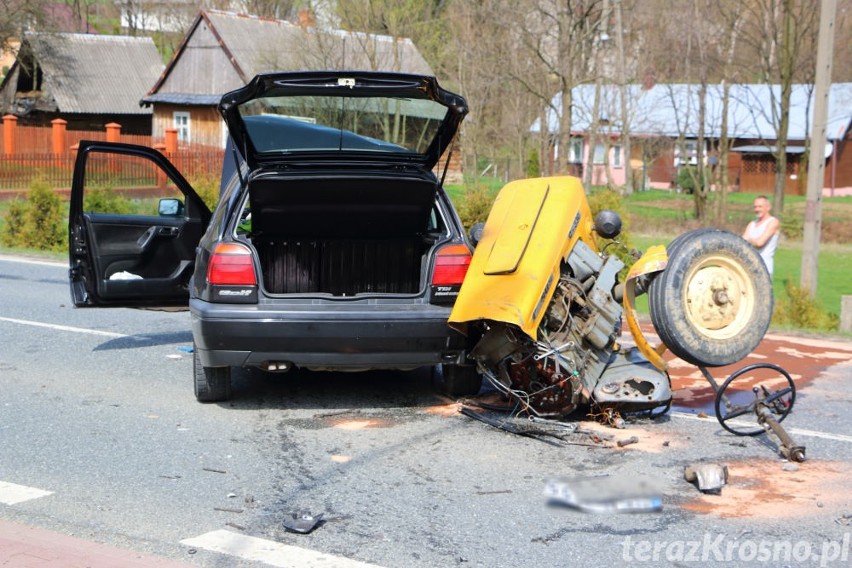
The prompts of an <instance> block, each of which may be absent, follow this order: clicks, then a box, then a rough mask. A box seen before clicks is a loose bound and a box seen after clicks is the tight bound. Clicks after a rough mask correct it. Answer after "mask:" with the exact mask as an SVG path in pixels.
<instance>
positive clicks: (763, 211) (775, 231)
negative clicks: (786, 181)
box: [743, 195, 781, 278]
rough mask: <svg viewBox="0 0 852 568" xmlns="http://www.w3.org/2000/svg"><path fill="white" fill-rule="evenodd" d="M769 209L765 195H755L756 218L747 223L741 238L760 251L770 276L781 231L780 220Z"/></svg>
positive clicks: (770, 207) (769, 205) (770, 205)
mask: <svg viewBox="0 0 852 568" xmlns="http://www.w3.org/2000/svg"><path fill="white" fill-rule="evenodd" d="M771 210H772V204H771V203H769V199H767V198H766V196H764V195H761V196H758V197H756V198H755V200H754V215H755V217H756V218H755V220H754V221H752V222H751V223H749V224H748V226H747V227H746V229H745V232H743V238H744V239H745V240H746V241H748V243H749V244H750V245H751V246H753V247H754V248H756V249H757V252H759V253H760V257H761V258H762V259H763V262H764V263H765V264H766V269H767V270H768V271H769V277H770V278H771V277H772V269H773V267H774V262H773V257H774V256H775V249H776V247H777V246H778V235H779V234H780V232H781V231H780V228H781V222H780V221H779V220H778V219H777V218H776V217H773V216H772V215H770V214H769V212H770V211H771Z"/></svg>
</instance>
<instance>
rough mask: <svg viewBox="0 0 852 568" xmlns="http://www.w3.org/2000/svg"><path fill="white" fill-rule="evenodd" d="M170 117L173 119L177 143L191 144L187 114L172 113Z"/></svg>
mask: <svg viewBox="0 0 852 568" xmlns="http://www.w3.org/2000/svg"><path fill="white" fill-rule="evenodd" d="M172 117H173V119H174V127H175V129H177V136H178V142H186V143H189V142H192V136H191V133H192V131H191V130H190V122H189V113H188V112H175V113H172Z"/></svg>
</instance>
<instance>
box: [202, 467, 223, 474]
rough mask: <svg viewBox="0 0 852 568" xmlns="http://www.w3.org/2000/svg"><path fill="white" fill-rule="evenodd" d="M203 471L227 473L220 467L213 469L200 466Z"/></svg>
mask: <svg viewBox="0 0 852 568" xmlns="http://www.w3.org/2000/svg"><path fill="white" fill-rule="evenodd" d="M201 469H202V470H203V471H209V472H211V473H228V472H227V471H222V470H221V469H213V468H211V467H202V468H201Z"/></svg>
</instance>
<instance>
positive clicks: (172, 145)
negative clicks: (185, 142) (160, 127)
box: [166, 128, 178, 156]
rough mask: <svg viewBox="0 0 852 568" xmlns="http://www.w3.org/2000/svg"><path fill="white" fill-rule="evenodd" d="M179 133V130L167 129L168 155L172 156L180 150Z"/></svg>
mask: <svg viewBox="0 0 852 568" xmlns="http://www.w3.org/2000/svg"><path fill="white" fill-rule="evenodd" d="M177 135H178V131H177V128H166V155H167V156H171V155H174V154H175V153H176V152H177V149H178V136H177Z"/></svg>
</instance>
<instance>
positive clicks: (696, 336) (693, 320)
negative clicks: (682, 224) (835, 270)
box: [648, 229, 772, 367]
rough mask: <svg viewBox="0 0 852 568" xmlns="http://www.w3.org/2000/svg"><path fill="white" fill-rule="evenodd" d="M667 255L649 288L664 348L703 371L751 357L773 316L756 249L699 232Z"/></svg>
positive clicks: (722, 234) (726, 235)
mask: <svg viewBox="0 0 852 568" xmlns="http://www.w3.org/2000/svg"><path fill="white" fill-rule="evenodd" d="M668 257H669V259H668V265H667V266H666V269H665V270H664V271H663V272H662V273H660V274H659V275H658V276H657V277H656V278H654V280H653V281H652V282H651V285H650V287H649V289H648V307H649V310H650V313H651V321H652V323H653V324H654V329H655V330H656V331H657V334H658V335H659V336H660V339H661V340H662V341H663V343H664V344H665V345H666V347H668V348H669V350H671V351H672V353H674V354H675V355H677V356H678V357H680V358H681V359H683V360H684V361H686V362H688V363H692V364H694V365H699V366H705V367H719V366H723V365H729V364H731V363H735V362H737V361H739V360H741V359H743V358H744V357H745V356H746V355H748V354H749V353H751V352H752V351H753V350H754V349H755V347H757V345H758V344H759V343H760V342H761V340H762V339H763V336H764V334H765V333H766V330H767V328H768V327H769V322H770V320H771V318H772V282H771V280H770V278H769V273H768V272H767V270H766V267H765V266H764V264H763V260H762V259H761V258H760V255H758V254H757V251H755V250H754V249H753V248H752V247H751V246H749V244H748V243H746V242H745V241H744V240H743V239H741V238H740V237H739V236H737V235H735V234H733V233H730V232H728V231H722V230H719V229H701V230H697V231H690V232H688V233H685V234H683V235H681V236H679V237H678V238H677V239H675V240H674V241H672V243H671V244H670V245H669V247H668Z"/></svg>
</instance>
